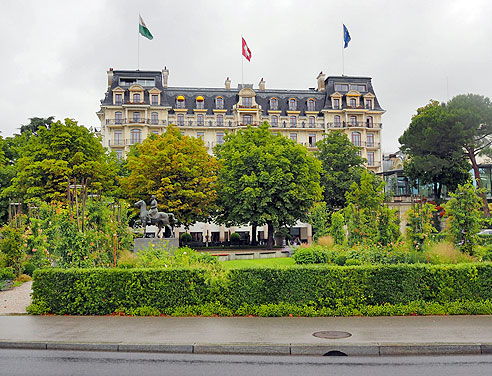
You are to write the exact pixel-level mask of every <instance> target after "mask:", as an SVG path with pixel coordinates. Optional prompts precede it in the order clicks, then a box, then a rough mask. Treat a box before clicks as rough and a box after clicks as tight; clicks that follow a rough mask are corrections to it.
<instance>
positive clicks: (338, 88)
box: [335, 84, 349, 91]
mask: <svg viewBox="0 0 492 376" xmlns="http://www.w3.org/2000/svg"><path fill="white" fill-rule="evenodd" d="M348 89H349V86H348V84H335V91H348Z"/></svg>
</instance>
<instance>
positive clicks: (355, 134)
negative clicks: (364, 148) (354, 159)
mask: <svg viewBox="0 0 492 376" xmlns="http://www.w3.org/2000/svg"><path fill="white" fill-rule="evenodd" d="M352 143H353V144H354V145H355V146H360V145H361V141H360V133H359V132H352Z"/></svg>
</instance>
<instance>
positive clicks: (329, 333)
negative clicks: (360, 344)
mask: <svg viewBox="0 0 492 376" xmlns="http://www.w3.org/2000/svg"><path fill="white" fill-rule="evenodd" d="M351 335H352V334H351V333H349V332H341V331H339V330H322V331H321V332H316V333H313V336H315V337H318V338H326V339H340V338H347V337H350V336H351Z"/></svg>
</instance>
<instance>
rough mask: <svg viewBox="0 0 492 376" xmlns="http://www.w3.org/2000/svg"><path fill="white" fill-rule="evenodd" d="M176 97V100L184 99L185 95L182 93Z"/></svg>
mask: <svg viewBox="0 0 492 376" xmlns="http://www.w3.org/2000/svg"><path fill="white" fill-rule="evenodd" d="M176 99H177V100H178V101H184V100H185V97H183V96H182V95H178V97H177V98H176Z"/></svg>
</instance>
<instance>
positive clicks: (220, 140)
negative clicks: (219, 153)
mask: <svg viewBox="0 0 492 376" xmlns="http://www.w3.org/2000/svg"><path fill="white" fill-rule="evenodd" d="M223 143H224V133H222V132H220V133H217V145H222V144H223Z"/></svg>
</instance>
